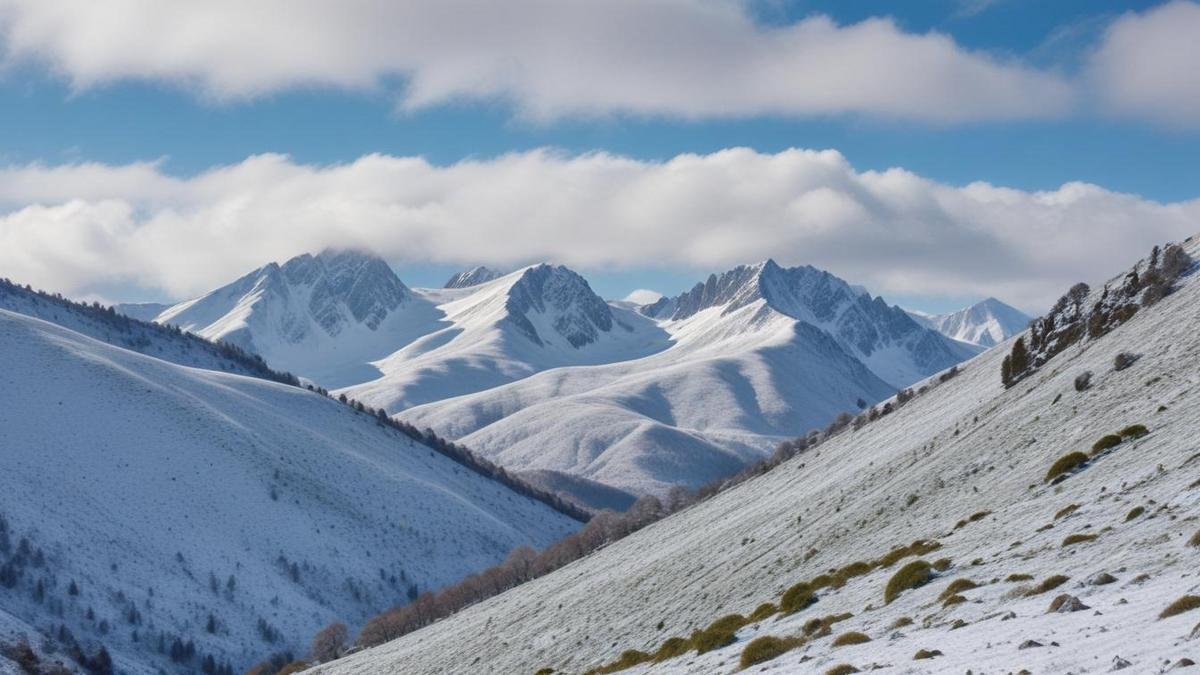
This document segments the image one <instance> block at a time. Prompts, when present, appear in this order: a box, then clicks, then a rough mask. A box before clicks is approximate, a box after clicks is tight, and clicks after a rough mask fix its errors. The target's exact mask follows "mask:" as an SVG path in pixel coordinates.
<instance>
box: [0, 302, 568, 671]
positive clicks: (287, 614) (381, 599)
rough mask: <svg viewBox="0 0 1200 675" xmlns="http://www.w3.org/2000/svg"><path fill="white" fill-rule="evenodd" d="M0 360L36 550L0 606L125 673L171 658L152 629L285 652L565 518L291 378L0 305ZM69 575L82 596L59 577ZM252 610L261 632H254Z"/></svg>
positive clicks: (224, 652)
mask: <svg viewBox="0 0 1200 675" xmlns="http://www.w3.org/2000/svg"><path fill="white" fill-rule="evenodd" d="M170 347H171V345H152V346H150V347H148V348H147V349H146V351H148V352H150V353H153V352H154V351H156V348H161V349H164V350H165V349H168V348H170ZM0 363H2V366H3V367H0V467H3V470H2V471H0V515H3V516H4V517H5V518H6V519H7V521H8V524H9V527H10V528H11V530H12V532H13V540H14V542H15V541H16V540H17V539H18V538H19V537H28V538H29V539H30V541H31V543H32V544H33V546H35V547H37V548H40V549H41V550H43V551H44V553H45V558H46V563H45V566H44V567H42V568H36V567H26V569H25V574H24V576H23V578H22V579H21V581H20V582H19V583H18V585H17V586H16V588H14V589H11V590H9V589H5V588H3V587H0V610H2V611H0V617H4V616H10V617H12V618H14V619H16V620H18V621H20V622H25V623H27V624H30V625H36V626H38V627H39V628H43V627H52V626H55V625H57V624H58V623H64V624H65V625H67V626H68V627H69V628H70V630H71V631H72V632H73V633H74V634H75V636H76V637H77V638H78V639H80V640H81V641H82V642H85V643H86V644H93V645H94V644H99V643H103V644H104V645H106V646H107V647H108V649H109V650H110V651H111V652H113V653H114V657H115V658H117V660H118V662H119V663H122V664H125V665H126V666H127V668H128V669H129V670H130V671H131V672H141V671H146V672H150V671H153V670H157V669H159V668H166V669H168V670H170V669H173V668H174V667H173V666H172V665H171V664H170V663H169V662H165V660H164V659H163V657H161V656H157V655H155V654H153V649H154V647H153V643H154V642H155V641H156V638H157V636H158V635H159V634H160V632H166V633H167V634H168V635H171V636H173V635H180V636H182V637H183V639H185V640H188V639H192V640H195V641H196V646H197V649H198V651H199V653H201V654H215V655H216V656H217V657H218V660H221V659H225V658H228V659H229V660H231V661H232V663H233V665H234V667H235V669H237V670H244V669H245V668H246V667H248V666H249V665H250V663H251V662H253V661H257V660H260V659H262V658H263V657H265V656H266V655H267V654H270V653H272V652H276V651H280V650H285V649H286V650H292V651H294V652H295V653H296V654H297V655H301V654H303V653H304V652H305V651H306V647H307V642H308V640H309V639H310V638H311V636H312V634H313V633H314V632H315V631H316V630H317V629H318V628H320V627H322V626H323V625H325V624H327V623H329V622H330V621H333V620H335V619H336V620H343V621H346V622H347V623H349V624H351V625H352V626H353V627H357V626H359V625H361V622H362V621H364V620H365V619H366V618H367V617H369V616H371V615H373V614H374V613H377V612H379V611H381V610H383V609H385V608H387V607H389V606H392V605H393V604H396V603H397V602H400V601H402V599H403V598H404V597H405V595H406V592H407V591H408V588H409V585H410V584H413V585H415V586H416V587H417V588H418V589H419V590H426V589H431V588H437V587H440V586H443V585H445V584H448V583H451V582H454V581H456V580H458V579H459V578H461V577H462V576H464V575H466V574H468V573H472V572H476V571H478V570H480V569H482V568H484V567H487V566H489V565H492V564H495V563H497V562H499V561H500V560H502V559H503V558H504V556H505V555H506V554H507V553H508V552H509V550H511V549H512V548H513V547H515V546H517V545H521V544H529V545H533V546H536V547H543V546H545V545H548V544H549V543H551V542H553V541H556V540H557V539H559V538H561V537H562V536H564V535H565V534H567V533H569V532H570V531H572V530H573V529H574V528H576V527H577V526H578V523H576V522H575V521H572V520H570V519H568V518H566V517H565V516H563V515H561V514H559V513H557V512H555V511H553V510H551V509H550V508H548V507H546V506H545V505H543V504H541V503H539V502H535V501H532V500H530V499H527V498H525V497H522V496H519V495H517V494H516V493H514V492H512V491H510V490H509V489H507V488H505V487H503V486H502V485H500V484H498V483H495V482H493V481H491V480H489V479H487V478H484V477H483V476H481V475H479V474H477V473H474V472H472V471H470V470H467V469H465V468H464V467H462V466H460V465H458V464H456V463H454V462H453V461H451V460H450V459H448V458H446V457H444V456H443V455H440V454H437V453H435V452H433V451H432V450H431V449H429V448H427V447H425V446H423V445H420V444H417V443H416V442H414V441H412V440H411V439H409V438H408V437H407V436H404V435H403V434H401V433H399V432H397V431H395V430H392V429H390V428H386V427H382V426H380V425H378V424H376V423H375V422H374V421H373V420H372V419H371V418H369V417H368V416H366V415H364V414H360V413H356V412H354V411H353V410H352V409H351V408H349V407H348V406H344V405H341V404H339V403H337V402H336V401H333V400H331V399H327V398H325V397H322V396H319V395H317V394H314V393H312V392H308V391H306V390H304V389H301V388H298V387H292V386H286V385H281V384H277V383H273V382H267V381H264V380H259V379H254V378H249V377H243V376H239V375H233V374H228V373H221V372H214V371H210V370H203V369H198V368H190V367H184V366H180V365H177V364H174V363H169V362H166V361H163V360H159V359H157V358H152V357H150V356H145V355H143V354H138V353H135V352H132V351H128V350H125V349H121V348H118V347H115V346H112V345H109V344H106V343H104V342H100V341H98V340H94V339H92V338H89V337H86V336H84V335H82V334H80V333H77V332H75V331H73V330H70V329H68V328H65V327H62V326H59V325H57V324H54V323H49V322H47V321H43V320H40V319H37V318H33V317H30V316H26V315H24V314H19V313H15V312H11V311H7V310H0ZM284 560H286V563H284V562H281V561H284ZM291 563H294V564H295V565H296V570H297V576H296V577H295V579H293V577H292V576H291V570H290V567H289V566H290V564H291ZM393 576H394V577H395V582H393V581H392V578H393ZM210 577H211V578H215V579H217V580H218V587H219V589H218V592H216V593H214V592H212V591H211V590H210V587H209V583H210ZM230 577H233V578H234V579H235V585H236V587H235V589H234V590H233V591H228V590H227V589H226V583H227V580H228V579H229V578H230ZM37 579H41V580H43V582H44V585H45V586H46V599H45V600H44V601H43V602H41V603H38V602H35V601H34V599H33V597H32V591H31V589H32V587H33V585H34V583H35V581H36V580H37ZM71 581H76V582H77V583H78V585H79V587H80V589H81V592H80V595H78V596H70V595H68V593H67V590H66V589H67V586H68V584H69V583H70V582H71ZM89 607H90V608H93V609H94V611H95V612H96V615H97V616H96V619H95V620H94V621H89V620H87V619H86V618H85V617H84V613H85V610H86V609H87V608H89ZM130 607H136V608H137V609H138V611H139V613H140V618H139V620H138V621H139V623H137V624H135V625H130V624H129V623H128V621H127V619H126V617H127V616H128V612H129V609H130ZM56 608H57V609H56ZM59 610H61V616H58V615H56V614H57V612H58V611H59ZM210 613H211V614H212V615H213V616H215V617H216V619H217V621H218V629H217V631H216V633H215V634H209V633H207V632H206V630H205V624H206V622H207V617H208V616H209V614H210ZM260 619H262V620H263V621H265V622H266V623H267V624H269V625H270V626H272V627H274V628H275V629H277V630H278V632H279V635H280V636H281V637H280V638H279V641H278V642H277V643H275V644H268V643H267V642H264V641H263V640H262V639H260V636H259V631H258V629H257V627H256V626H257V624H258V621H259V620H260ZM102 620H103V621H105V622H107V625H108V626H109V627H110V629H111V630H110V632H109V633H108V634H107V635H101V632H100V629H99V623H100V621H102ZM14 625H15V626H16V627H15V628H14V627H13V626H14ZM9 630H12V631H16V630H20V626H19V625H18V624H13V623H12V622H9V621H0V639H5V638H7V637H11V633H10V634H9V635H5V634H4V631H9ZM134 630H137V631H138V632H139V633H140V634H141V641H139V642H134V640H133V638H132V632H133V631H134ZM169 640H170V638H168V642H169Z"/></svg>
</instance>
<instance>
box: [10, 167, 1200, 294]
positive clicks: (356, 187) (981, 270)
mask: <svg viewBox="0 0 1200 675" xmlns="http://www.w3.org/2000/svg"><path fill="white" fill-rule="evenodd" d="M0 186H2V187H0V273H2V274H3V275H4V276H8V277H11V278H13V279H15V280H18V281H20V282H22V283H32V284H34V285H36V286H42V287H45V288H48V289H52V290H60V291H63V292H67V293H72V294H78V293H86V292H90V291H95V290H96V288H97V287H99V286H108V287H111V286H112V285H130V284H133V285H139V286H142V287H145V288H148V289H151V288H153V289H164V290H165V291H166V292H168V293H169V294H171V295H172V296H174V297H185V296H189V295H193V294H197V293H199V292H202V291H205V290H208V289H210V288H212V287H215V286H217V285H219V284H222V283H225V282H227V281H229V280H231V279H233V278H234V277H236V276H237V275H240V274H242V273H245V272H246V271H248V270H249V269H251V268H253V267H256V266H258V265H261V264H263V263H265V262H267V261H270V260H281V259H285V258H287V257H290V256H292V255H296V254H298V253H301V252H306V251H314V250H318V249H321V248H323V247H326V246H347V245H358V246H365V247H369V248H372V249H374V250H376V251H378V252H380V253H381V254H383V255H385V256H387V257H389V258H390V259H391V260H393V261H395V262H397V263H400V265H401V267H402V266H403V262H404V261H435V262H444V263H453V264H467V263H472V264H473V263H479V262H482V263H487V264H489V265H493V266H497V267H500V268H508V269H511V268H513V267H515V266H517V265H521V264H525V263H529V262H534V261H538V260H552V261H556V262H562V263H565V264H568V265H572V266H574V267H577V268H579V269H580V270H581V271H584V272H585V273H586V272H587V271H588V270H595V269H613V268H618V269H619V268H622V267H625V268H629V267H638V266H646V267H660V266H662V265H676V266H679V267H680V268H688V269H696V268H699V269H706V270H713V271H717V270H720V269H724V268H728V267H731V266H733V265H736V264H740V263H746V262H753V261H756V260H761V259H763V258H767V257H774V258H775V259H776V260H778V261H780V262H781V263H784V264H799V263H811V264H814V265H816V266H818V267H823V268H826V269H829V270H830V271H832V272H834V273H836V274H839V275H841V276H843V277H845V278H847V279H849V280H852V281H855V282H859V283H864V284H866V285H868V286H869V287H870V288H872V290H875V291H876V292H881V293H883V294H885V295H888V294H897V293H905V294H934V295H936V294H951V295H958V296H961V295H968V294H975V295H980V296H986V295H995V296H997V297H1000V298H1003V299H1005V300H1007V301H1009V302H1013V303H1016V304H1018V305H1020V306H1022V307H1024V308H1027V309H1035V310H1036V309H1038V308H1039V306H1041V305H1044V304H1047V303H1049V302H1050V301H1051V300H1053V298H1055V297H1056V296H1057V295H1058V294H1059V293H1061V292H1062V291H1063V290H1064V289H1065V288H1066V287H1067V286H1068V285H1070V284H1071V283H1073V282H1075V281H1079V280H1087V281H1096V280H1097V279H1098V277H1103V276H1104V275H1106V274H1107V273H1109V272H1114V271H1116V270H1118V269H1120V268H1122V267H1124V266H1126V265H1128V264H1129V263H1130V262H1131V261H1132V260H1133V259H1134V258H1136V257H1138V256H1140V255H1142V254H1143V253H1144V252H1145V251H1146V250H1148V249H1149V247H1150V246H1151V245H1152V244H1154V243H1158V242H1162V241H1165V240H1170V239H1175V240H1178V239H1181V238H1183V237H1186V236H1189V235H1191V234H1193V230H1195V229H1197V223H1200V200H1193V201H1187V202H1178V203H1170V204H1160V203H1157V202H1153V201H1149V200H1145V199H1142V198H1139V197H1137V196H1135V195H1128V194H1121V193H1115V192H1110V191H1108V190H1105V189H1103V188H1100V187H1097V186H1094V185H1088V184H1082V183H1071V184H1067V185H1064V186H1062V187H1061V188H1059V189H1057V190H1053V191H1047V192H1025V191H1021V190H1014V189H1008V188H1004V187H997V186H993V185H989V184H986V183H975V184H971V185H967V186H965V187H955V186H950V185H945V184H941V183H937V182H934V181H930V180H928V179H925V178H922V177H921V176H918V175H915V174H913V173H911V172H908V171H904V170H901V169H891V170H888V171H883V172H872V171H868V172H858V171H855V170H854V169H853V167H851V166H850V165H849V163H848V162H847V161H846V160H845V158H844V157H843V156H842V155H841V154H839V153H837V152H834V151H821V152H816V151H807V150H789V151H785V152H780V153H778V154H761V153H757V152H754V151H752V150H748V149H730V150H725V151H722V152H717V153H713V154H710V155H680V156H678V157H675V158H673V159H671V160H669V161H665V162H649V161H639V160H633V159H629V158H626V157H620V156H614V155H609V154H589V155H581V156H564V155H561V154H557V153H554V152H550V151H533V152H526V153H517V154H510V155H505V156H502V157H498V158H495V159H490V160H471V161H462V162H459V163H456V164H452V165H449V166H434V165H431V164H429V163H427V162H426V161H424V160H422V159H419V158H411V157H391V156H385V155H368V156H365V157H362V158H360V159H358V160H356V161H354V162H351V163H347V164H335V165H328V166H314V165H304V164H297V163H295V162H293V161H291V160H290V159H289V158H287V157H285V156H280V155H259V156H254V157H250V158H248V159H246V160H245V161H243V162H241V163H239V164H234V165H229V166H222V167H217V168H214V169H211V170H209V171H207V172H205V173H202V174H200V175H197V176H194V177H190V178H177V177H171V176H169V175H165V174H164V173H163V172H162V170H161V169H160V168H159V167H158V166H156V165H152V164H139V165H131V166H104V165H95V164H92V165H63V166H41V165H28V166H11V167H8V168H4V169H0Z"/></svg>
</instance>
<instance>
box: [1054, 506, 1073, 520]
mask: <svg viewBox="0 0 1200 675" xmlns="http://www.w3.org/2000/svg"><path fill="white" fill-rule="evenodd" d="M1078 510H1079V505H1078V504H1067V505H1066V506H1064V507H1062V508H1061V509H1059V510H1058V513H1056V514H1054V519H1055V520H1058V519H1059V518H1066V517H1067V516H1069V515H1071V514H1072V513H1075V512H1076V511H1078Z"/></svg>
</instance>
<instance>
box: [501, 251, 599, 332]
mask: <svg viewBox="0 0 1200 675" xmlns="http://www.w3.org/2000/svg"><path fill="white" fill-rule="evenodd" d="M505 309H507V310H508V321H510V322H512V323H513V324H514V325H516V326H517V328H519V329H520V330H521V332H522V333H523V334H524V335H525V336H526V337H528V338H529V339H530V340H532V341H533V342H534V343H535V344H537V345H542V344H543V336H542V335H541V334H540V333H539V332H538V329H537V328H536V327H535V325H534V320H533V319H534V317H533V316H532V315H534V314H537V315H542V318H543V320H544V322H546V323H549V324H550V327H551V328H552V329H553V330H554V331H555V332H557V333H558V334H559V335H561V336H562V337H564V338H566V340H567V342H569V343H570V344H571V346H573V347H576V348H578V347H582V346H583V345H586V344H590V343H592V342H595V341H596V340H597V339H598V338H599V335H600V332H601V331H603V332H608V331H610V330H612V327H613V317H612V311H611V310H610V309H609V307H608V303H606V302H604V300H602V299H600V297H599V296H598V295H596V294H595V293H593V292H592V288H591V286H589V285H588V282H587V281H586V280H585V279H584V278H583V277H581V276H579V275H578V274H576V273H575V272H572V271H571V270H569V269H567V268H566V267H562V266H554V265H545V264H543V265H537V266H535V267H530V268H529V269H527V270H525V272H524V273H523V274H522V275H521V278H520V279H519V280H518V281H517V282H516V283H515V284H513V286H512V288H511V289H510V291H509V295H508V300H507V302H506V303H505ZM541 322H542V321H539V323H541Z"/></svg>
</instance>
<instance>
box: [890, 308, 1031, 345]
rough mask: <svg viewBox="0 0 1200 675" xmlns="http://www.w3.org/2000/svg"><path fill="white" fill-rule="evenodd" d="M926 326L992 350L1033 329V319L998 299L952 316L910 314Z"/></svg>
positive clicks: (959, 311) (951, 314)
mask: <svg viewBox="0 0 1200 675" xmlns="http://www.w3.org/2000/svg"><path fill="white" fill-rule="evenodd" d="M909 314H910V315H911V316H912V317H913V318H914V319H916V320H917V322H918V323H921V324H922V325H926V326H929V327H930V328H932V329H934V330H936V331H938V332H939V333H941V334H942V335H945V336H946V337H949V338H952V339H954V340H959V341H961V342H967V343H970V344H973V345H979V346H980V347H991V346H993V345H996V344H999V343H1001V342H1004V341H1005V340H1007V339H1008V338H1009V337H1012V336H1013V335H1016V334H1017V333H1020V332H1021V331H1023V330H1025V329H1026V328H1028V327H1029V320H1030V318H1031V317H1029V316H1028V315H1026V314H1025V313H1024V312H1022V311H1021V310H1019V309H1017V308H1015V307H1012V306H1010V305H1006V304H1004V303H1003V302H1000V301H999V300H997V299H995V298H987V299H986V300H981V301H979V302H977V303H975V304H974V305H971V306H970V307H964V308H963V309H960V310H958V311H957V312H950V313H949V314H926V313H924V312H915V311H909Z"/></svg>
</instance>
